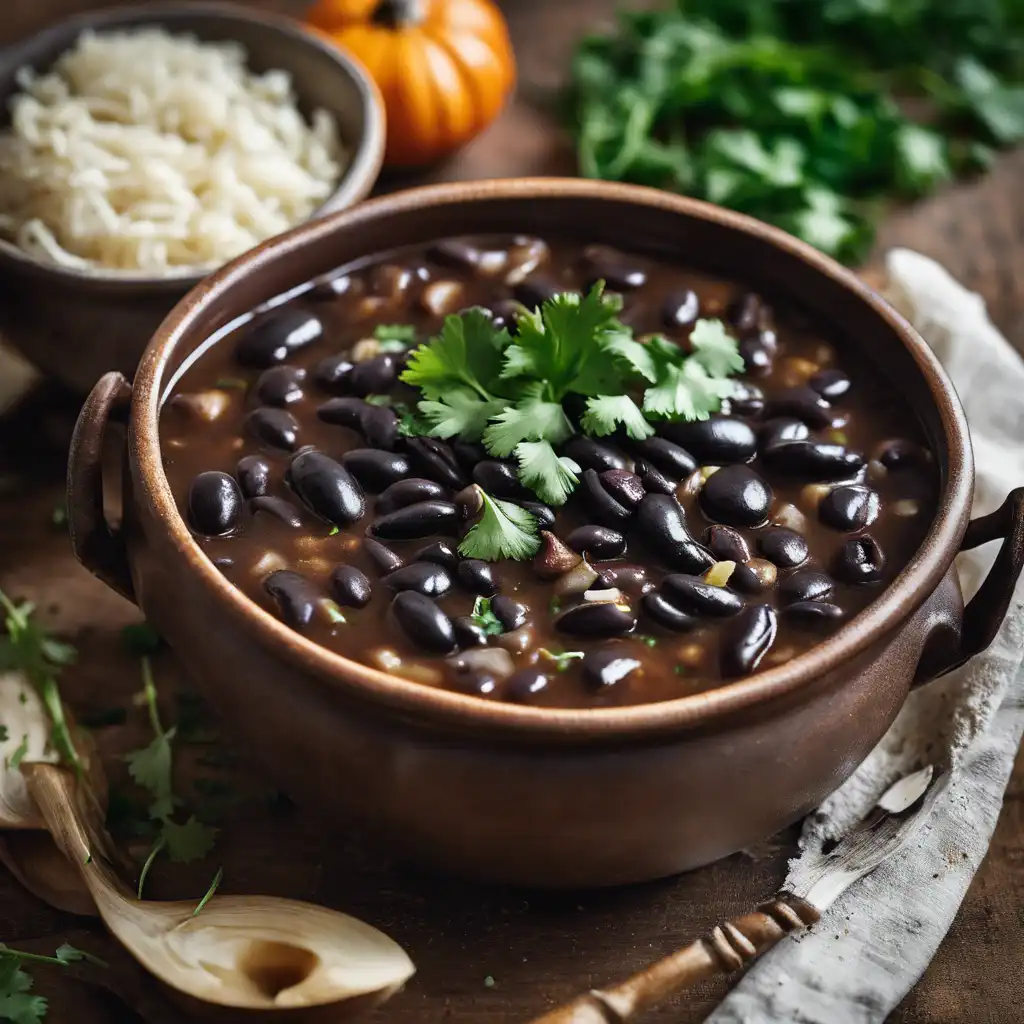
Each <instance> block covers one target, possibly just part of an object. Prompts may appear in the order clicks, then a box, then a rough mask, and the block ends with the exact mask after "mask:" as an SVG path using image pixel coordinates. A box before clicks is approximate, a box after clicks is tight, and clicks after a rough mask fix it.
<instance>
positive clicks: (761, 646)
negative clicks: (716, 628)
mask: <svg viewBox="0 0 1024 1024" xmlns="http://www.w3.org/2000/svg"><path fill="white" fill-rule="evenodd" d="M778 628H779V623H778V616H777V615H776V613H775V609H774V608H772V607H771V605H767V604H753V605H750V606H749V607H748V608H746V609H745V610H744V611H743V612H741V613H740V614H739V615H737V616H736V618H735V619H733V620H732V622H731V623H730V624H729V626H728V627H727V628H726V630H725V632H723V634H722V646H721V651H720V654H719V665H720V667H721V671H722V675H723V676H725V678H726V679H734V678H736V677H737V676H745V675H749V674H750V673H751V672H753V671H754V669H756V668H757V666H758V664H760V661H761V659H762V658H763V657H764V656H765V654H766V653H767V651H768V649H769V648H770V647H771V645H772V644H773V643H774V642H775V636H776V634H777V633H778Z"/></svg>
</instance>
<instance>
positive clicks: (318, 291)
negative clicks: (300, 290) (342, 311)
mask: <svg viewBox="0 0 1024 1024" xmlns="http://www.w3.org/2000/svg"><path fill="white" fill-rule="evenodd" d="M356 284H357V282H356V281H354V280H353V278H352V277H350V276H349V275H348V274H325V275H324V276H323V277H319V278H317V279H316V280H315V281H314V282H313V287H312V288H310V290H309V291H308V292H307V294H308V295H309V297H310V298H311V299H312V300H313V301H314V302H327V301H329V300H331V299H340V298H342V297H343V296H345V295H348V294H349V293H350V292H353V291H356V290H357V288H356Z"/></svg>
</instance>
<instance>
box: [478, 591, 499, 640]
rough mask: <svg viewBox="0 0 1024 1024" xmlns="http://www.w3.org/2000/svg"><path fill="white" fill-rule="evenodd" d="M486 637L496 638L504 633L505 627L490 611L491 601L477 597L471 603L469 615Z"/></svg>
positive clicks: (487, 598)
mask: <svg viewBox="0 0 1024 1024" xmlns="http://www.w3.org/2000/svg"><path fill="white" fill-rule="evenodd" d="M470 618H471V619H472V620H473V622H474V623H476V625H478V626H479V627H480V628H481V629H482V630H483V631H484V633H485V634H486V635H487V636H497V635H498V634H499V633H504V632H505V627H504V626H503V625H502V624H501V620H500V619H499V618H498V616H497V615H495V614H494V612H492V611H491V599H490V598H489V597H478V598H477V599H476V600H475V601H474V602H473V612H472V614H471V615H470Z"/></svg>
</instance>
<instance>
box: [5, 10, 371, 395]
mask: <svg viewBox="0 0 1024 1024" xmlns="http://www.w3.org/2000/svg"><path fill="white" fill-rule="evenodd" d="M156 25H159V26H163V27H165V28H166V29H167V30H168V31H169V32H179V33H191V34H192V35H195V36H196V37H198V38H199V39H201V40H207V41H211V42H220V41H224V40H231V41H235V42H238V43H241V44H242V46H244V47H245V50H246V52H247V54H248V57H249V66H250V67H251V68H252V69H253V70H256V71H265V70H269V69H271V68H281V69H283V70H285V71H287V72H288V73H289V74H290V75H291V76H292V82H293V86H294V89H295V93H296V95H297V97H298V99H299V105H300V107H301V109H302V110H304V111H307V112H308V111H309V110H312V109H314V108H316V107H322V108H323V109H325V110H327V111H329V112H330V113H331V114H333V115H334V117H335V118H336V119H337V122H338V126H339V129H340V134H341V138H342V140H343V142H344V143H345V145H346V146H347V147H348V151H349V154H350V162H349V164H348V167H347V168H346V170H345V172H344V173H343V174H342V177H341V180H340V181H339V182H338V185H337V187H336V188H335V190H334V192H333V193H332V194H331V196H330V197H329V198H328V199H327V201H326V202H325V203H324V204H323V205H322V206H321V207H320V208H319V209H318V210H316V211H315V212H314V214H313V216H314V218H315V217H319V216H322V215H323V214H325V213H330V212H333V211H335V210H342V209H344V208H345V207H347V206H351V205H352V204H353V203H357V202H359V200H360V199H363V198H365V197H366V196H367V195H369V193H370V190H371V189H372V188H373V185H374V182H375V181H376V180H377V174H378V173H379V171H380V166H381V161H382V160H383V158H384V105H383V103H382V101H381V99H380V94H379V93H378V91H377V87H376V86H375V85H374V84H373V81H372V79H371V78H370V77H369V75H368V74H367V73H366V72H365V71H364V70H363V68H362V65H361V64H359V62H358V61H356V60H355V59H354V58H351V57H349V56H348V55H347V54H345V53H343V52H342V51H341V50H339V49H336V48H335V47H333V46H331V45H330V44H329V43H327V42H326V41H325V40H323V39H322V38H320V37H319V36H318V35H315V34H313V33H311V32H307V31H306V30H305V29H303V28H302V26H301V25H300V24H299V23H298V22H296V21H292V20H291V19H289V18H283V17H277V16H273V15H270V14H261V13H258V12H256V11H251V10H247V9H246V8H244V7H240V6H238V5H235V4H223V3H196V2H192V3H167V4H155V5H148V4H147V5H139V4H134V5H132V6H129V7H116V8H112V9H109V10H103V11H93V12H91V13H87V14H82V15H79V16H78V17H74V18H66V19H65V20H63V21H61V22H60V23H59V24H56V25H54V26H52V27H51V28H48V29H44V30H43V31H42V32H40V33H38V34H37V35H35V36H33V37H32V38H30V39H28V40H27V41H26V42H24V43H20V44H17V45H15V46H12V47H10V48H9V49H7V50H4V51H3V52H2V53H0V111H2V114H0V128H6V127H7V125H8V124H9V114H8V112H7V101H8V100H9V99H10V97H11V96H13V95H14V93H15V92H17V91H18V84H17V81H16V74H17V71H18V69H19V68H22V67H26V66H27V67H32V68H35V69H36V70H38V71H45V70H46V69H47V68H49V67H50V66H51V65H52V64H53V63H54V61H55V60H56V59H57V58H58V57H59V56H60V55H61V54H63V53H65V52H66V51H67V50H69V49H70V48H71V47H72V46H73V45H74V44H75V41H76V40H77V39H78V37H79V36H80V35H81V34H82V32H83V31H85V30H87V29H94V30H97V31H102V30H115V29H126V28H135V27H140V26H156ZM209 269H210V268H206V269H205V270H191V269H185V270H182V271H180V272H175V273H174V274H171V275H167V276H161V277H153V276H150V275H148V274H143V273H131V272H123V271H121V272H118V271H104V270H85V271H83V270H77V269H74V268H67V267H61V266H57V265H56V264H53V263H50V262H47V261H44V260H41V259H36V258H35V257H34V256H31V255H29V254H28V253H26V252H24V251H22V250H21V249H19V248H18V247H17V246H15V245H13V244H11V243H10V242H8V241H5V240H3V239H0V332H2V333H3V336H4V338H5V339H6V340H9V341H11V342H12V343H13V344H15V345H16V346H17V347H18V348H19V349H20V350H21V351H22V353H24V355H25V356H26V357H27V358H28V359H29V360H30V361H31V362H32V363H34V364H35V365H36V366H37V367H39V369H41V370H43V371H44V372H45V373H47V374H49V375H50V376H52V377H54V378H56V379H57V380H59V381H60V382H61V383H63V384H66V385H67V386H69V387H70V388H72V389H73V390H75V391H77V392H79V393H80V394H86V393H87V392H88V390H89V388H91V387H92V386H93V384H95V383H96V380H97V378H98V377H99V376H100V374H101V373H103V372H104V371H106V370H110V369H118V370H120V371H121V372H122V373H126V374H129V375H130V374H132V373H134V372H135V366H136V364H137V363H138V359H139V356H140V355H141V354H142V351H143V349H144V348H145V347H146V344H147V343H148V341H149V339H150V337H151V336H152V334H153V332H154V331H155V330H156V328H157V326H158V325H159V323H160V321H161V320H163V318H164V317H165V316H166V315H167V314H168V312H169V311H170V310H171V308H172V307H173V306H174V304H175V303H176V302H177V301H178V300H179V299H180V298H181V297H182V296H183V295H184V294H185V293H186V292H187V291H188V290H189V289H190V288H192V287H194V286H195V285H196V284H197V283H198V282H199V281H200V280H201V279H202V278H203V276H204V275H205V274H206V273H207V272H208V271H209Z"/></svg>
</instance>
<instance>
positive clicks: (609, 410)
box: [582, 395, 654, 441]
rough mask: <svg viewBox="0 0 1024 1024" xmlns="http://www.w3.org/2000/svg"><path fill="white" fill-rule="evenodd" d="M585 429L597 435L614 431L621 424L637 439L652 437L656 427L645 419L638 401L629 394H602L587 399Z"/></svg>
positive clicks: (583, 423)
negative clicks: (638, 406)
mask: <svg viewBox="0 0 1024 1024" xmlns="http://www.w3.org/2000/svg"><path fill="white" fill-rule="evenodd" d="M582 426H583V429H584V430H585V431H586V432H587V433H588V434H593V435H594V436H595V437H603V436H605V435H606V434H612V433H614V432H615V431H616V430H617V429H618V428H619V427H620V426H622V427H625V428H626V433H627V434H629V436H630V437H632V438H634V439H635V440H637V441H642V440H643V439H644V438H645V437H650V436H651V435H652V434H653V433H654V427H652V426H651V425H650V423H648V422H647V420H645V419H644V414H643V413H642V412H641V411H640V410H639V409H638V408H637V404H636V402H634V401H633V399H632V398H630V397H629V396H628V395H601V396H600V397H598V398H588V399H587V411H586V412H585V413H584V414H583V420H582Z"/></svg>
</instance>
